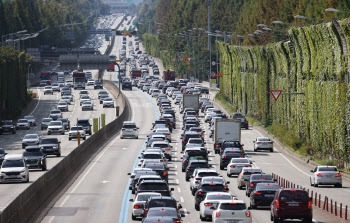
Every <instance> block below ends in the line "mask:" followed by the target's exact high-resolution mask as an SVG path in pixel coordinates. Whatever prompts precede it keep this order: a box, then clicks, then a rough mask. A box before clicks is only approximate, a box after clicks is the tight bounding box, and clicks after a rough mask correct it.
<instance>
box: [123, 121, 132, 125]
mask: <svg viewBox="0 0 350 223" xmlns="http://www.w3.org/2000/svg"><path fill="white" fill-rule="evenodd" d="M123 124H135V122H133V121H124V122H123Z"/></svg>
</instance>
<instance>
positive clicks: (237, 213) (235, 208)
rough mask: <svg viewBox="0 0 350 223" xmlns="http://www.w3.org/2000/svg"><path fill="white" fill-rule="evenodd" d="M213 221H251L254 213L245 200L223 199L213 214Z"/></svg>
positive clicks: (246, 222) (247, 222)
mask: <svg viewBox="0 0 350 223" xmlns="http://www.w3.org/2000/svg"><path fill="white" fill-rule="evenodd" d="M212 219H213V222H242V223H251V222H252V214H251V213H250V211H249V210H248V209H247V207H246V205H245V203H244V201H242V200H234V201H221V202H220V204H219V205H218V207H217V209H216V210H215V211H213V214H212Z"/></svg>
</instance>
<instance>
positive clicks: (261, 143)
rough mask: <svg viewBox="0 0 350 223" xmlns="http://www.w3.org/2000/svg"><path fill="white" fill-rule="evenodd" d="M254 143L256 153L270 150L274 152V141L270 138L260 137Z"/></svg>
mask: <svg viewBox="0 0 350 223" xmlns="http://www.w3.org/2000/svg"><path fill="white" fill-rule="evenodd" d="M253 143H254V152H257V151H258V150H269V151H270V152H273V141H272V140H271V139H270V138H267V137H258V138H256V140H255V141H253Z"/></svg>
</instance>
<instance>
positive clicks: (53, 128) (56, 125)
mask: <svg viewBox="0 0 350 223" xmlns="http://www.w3.org/2000/svg"><path fill="white" fill-rule="evenodd" d="M64 132H65V130H64V127H63V123H62V121H51V122H50V124H49V126H48V127H47V134H48V135H51V134H52V133H60V134H62V135H64Z"/></svg>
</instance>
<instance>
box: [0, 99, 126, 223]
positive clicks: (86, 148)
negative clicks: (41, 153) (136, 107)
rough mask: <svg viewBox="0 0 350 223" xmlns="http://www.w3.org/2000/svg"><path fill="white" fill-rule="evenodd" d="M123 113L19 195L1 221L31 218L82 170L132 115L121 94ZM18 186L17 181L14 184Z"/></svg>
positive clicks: (23, 220) (15, 221)
mask: <svg viewBox="0 0 350 223" xmlns="http://www.w3.org/2000/svg"><path fill="white" fill-rule="evenodd" d="M120 98H122V101H123V103H121V104H120V106H121V107H122V110H121V113H120V116H119V117H118V118H116V119H115V120H114V121H112V122H111V123H109V124H108V125H106V127H104V128H102V129H100V130H99V131H98V132H97V133H95V134H93V135H92V136H91V137H90V138H88V139H87V140H85V141H84V142H83V143H82V144H80V145H79V146H78V147H77V148H75V149H74V150H73V151H72V152H71V153H70V154H68V155H67V156H66V157H65V158H63V159H62V160H61V161H60V162H59V163H58V164H57V165H55V166H54V167H53V168H52V169H50V170H49V171H47V172H46V173H45V174H43V175H42V176H41V177H39V178H38V179H37V180H36V181H34V182H33V183H32V184H31V185H30V186H29V187H27V188H26V189H25V190H24V191H23V192H22V193H21V194H20V195H18V196H17V197H16V198H15V199H14V200H13V201H12V202H11V203H10V204H9V205H8V206H7V207H6V208H5V209H4V210H3V212H1V214H0V222H1V223H18V222H28V221H29V219H31V217H32V216H33V215H34V214H35V213H36V211H37V210H38V209H39V208H41V206H42V205H43V204H44V203H45V202H46V201H47V200H48V199H49V198H50V197H51V196H52V195H53V194H54V193H55V192H56V191H57V190H58V189H60V188H61V187H62V186H64V184H65V182H66V180H68V179H69V178H70V177H71V176H73V175H74V173H76V171H78V170H80V169H81V168H82V166H83V164H86V162H88V161H89V160H90V159H91V158H92V157H94V156H95V155H96V154H97V153H98V152H99V151H100V150H101V149H102V148H103V146H101V145H105V144H106V143H107V142H108V141H109V140H110V139H111V138H112V137H113V136H116V134H117V133H118V132H119V131H120V130H121V127H122V124H123V122H124V121H126V120H130V118H131V115H132V114H131V107H130V103H129V102H128V100H127V99H126V98H125V97H124V96H123V95H122V96H121V97H120ZM14 186H16V185H14Z"/></svg>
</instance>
